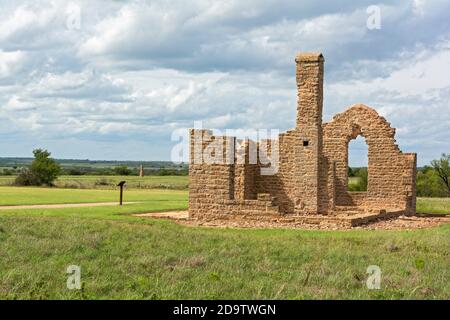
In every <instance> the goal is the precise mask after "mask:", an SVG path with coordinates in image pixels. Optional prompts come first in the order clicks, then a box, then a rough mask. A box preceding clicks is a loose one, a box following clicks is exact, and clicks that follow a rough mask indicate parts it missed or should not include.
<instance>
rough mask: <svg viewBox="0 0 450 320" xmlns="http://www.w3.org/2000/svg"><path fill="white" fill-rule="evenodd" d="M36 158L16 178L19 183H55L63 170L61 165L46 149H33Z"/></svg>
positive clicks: (39, 184)
mask: <svg viewBox="0 0 450 320" xmlns="http://www.w3.org/2000/svg"><path fill="white" fill-rule="evenodd" d="M33 155H34V160H33V162H32V163H31V166H30V168H29V169H28V168H25V169H22V171H21V172H20V173H19V175H18V176H17V178H16V184H18V185H34V186H41V185H49V186H51V185H53V182H54V181H55V179H56V178H57V177H58V175H59V174H60V172H61V167H60V166H59V164H58V163H57V162H56V161H55V160H54V159H52V158H50V156H51V153H50V152H48V151H47V150H44V149H35V150H33Z"/></svg>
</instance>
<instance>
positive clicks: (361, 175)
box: [348, 135, 369, 191]
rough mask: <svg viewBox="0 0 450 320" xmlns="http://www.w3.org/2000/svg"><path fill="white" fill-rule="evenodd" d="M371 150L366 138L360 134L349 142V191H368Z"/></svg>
mask: <svg viewBox="0 0 450 320" xmlns="http://www.w3.org/2000/svg"><path fill="white" fill-rule="evenodd" d="M368 155H369V152H368V146H367V143H366V139H364V137H363V136H362V135H358V136H357V137H356V139H352V140H350V142H349V143H348V191H367V181H368V171H367V168H368V162H369V157H368Z"/></svg>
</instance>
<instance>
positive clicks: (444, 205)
mask: <svg viewBox="0 0 450 320" xmlns="http://www.w3.org/2000/svg"><path fill="white" fill-rule="evenodd" d="M417 212H419V213H448V214H450V198H417Z"/></svg>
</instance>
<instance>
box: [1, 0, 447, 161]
mask: <svg viewBox="0 0 450 320" xmlns="http://www.w3.org/2000/svg"><path fill="white" fill-rule="evenodd" d="M371 5H377V6H378V8H379V9H380V17H381V25H380V28H379V29H377V28H368V27H367V20H368V19H369V18H370V17H371V15H372V14H373V11H371V10H369V13H368V12H367V8H368V7H370V6H371ZM449 12H450V2H449V1H439V0H436V1H426V0H415V1H405V0H401V1H400V0H398V1H383V2H373V1H358V2H356V1H333V2H330V3H328V2H327V3H326V4H325V3H323V2H319V1H312V0H311V1H309V0H302V1H299V0H288V1H279V0H265V1H256V0H246V1H242V0H232V1H228V0H227V1H225V0H222V1H208V0H191V1H173V0H171V1H118V0H117V1H102V0H96V1H92V0H89V1H73V2H68V1H50V0H48V1H38V0H36V1H8V0H0V137H1V139H0V157H6V156H31V150H32V149H33V148H35V147H44V148H48V149H49V150H50V151H51V152H52V153H53V156H54V157H57V158H81V159H86V158H89V159H117V160H124V159H131V160H164V159H166V160H168V159H170V155H171V150H172V148H173V146H174V145H175V144H176V142H173V141H171V135H172V133H173V132H174V130H177V129H180V128H188V127H192V126H193V124H194V121H197V120H201V121H203V126H204V127H210V128H217V129H225V128H255V129H258V128H264V129H265V128H276V129H279V130H286V129H289V128H292V127H293V126H294V122H295V109H296V91H295V63H294V57H295V54H296V53H297V52H299V51H320V52H322V53H323V54H324V56H325V85H324V86H325V87H324V91H325V97H324V121H329V120H330V119H331V117H332V116H333V115H334V114H335V113H337V112H341V111H343V110H345V109H346V108H347V107H348V106H350V105H352V104H354V103H360V102H361V103H365V104H367V105H369V106H371V107H373V108H375V109H376V110H377V111H378V112H379V113H380V114H381V115H383V116H384V117H386V118H387V119H388V121H390V122H391V124H392V126H393V127H396V128H397V136H396V137H397V142H398V144H399V146H400V148H401V149H402V150H403V151H405V152H417V153H418V162H419V165H424V164H427V163H428V162H429V161H430V160H432V159H433V158H436V157H438V156H439V155H440V153H442V152H450V102H449V101H450V76H449V74H450V19H449V16H448V14H449ZM372 17H373V16H372ZM371 21H373V20H371ZM372 26H373V25H372ZM354 144H355V146H354V147H353V146H352V154H351V161H352V163H353V164H354V165H358V164H364V156H365V154H364V147H363V143H354Z"/></svg>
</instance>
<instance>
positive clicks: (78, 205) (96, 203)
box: [0, 202, 137, 210]
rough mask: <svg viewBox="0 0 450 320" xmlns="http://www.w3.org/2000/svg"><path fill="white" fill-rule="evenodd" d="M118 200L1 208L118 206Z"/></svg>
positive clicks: (6, 207)
mask: <svg viewBox="0 0 450 320" xmlns="http://www.w3.org/2000/svg"><path fill="white" fill-rule="evenodd" d="M132 203H137V202H124V203H123V204H132ZM118 205H119V204H118V203H117V202H94V203H60V204H34V205H20V206H0V210H9V209H59V208H82V207H102V206H118Z"/></svg>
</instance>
